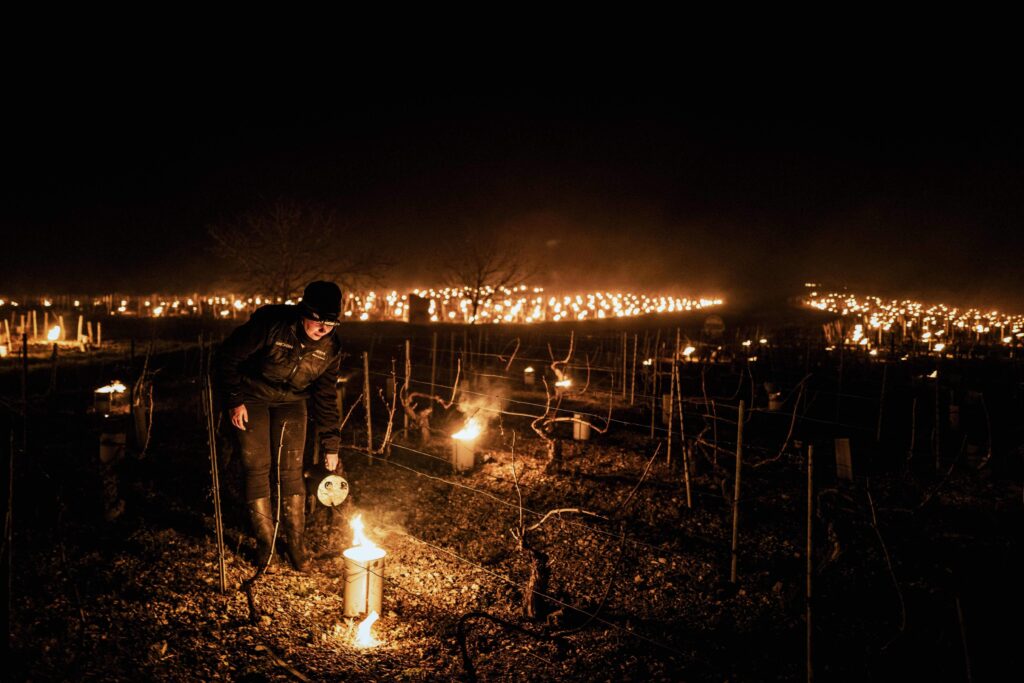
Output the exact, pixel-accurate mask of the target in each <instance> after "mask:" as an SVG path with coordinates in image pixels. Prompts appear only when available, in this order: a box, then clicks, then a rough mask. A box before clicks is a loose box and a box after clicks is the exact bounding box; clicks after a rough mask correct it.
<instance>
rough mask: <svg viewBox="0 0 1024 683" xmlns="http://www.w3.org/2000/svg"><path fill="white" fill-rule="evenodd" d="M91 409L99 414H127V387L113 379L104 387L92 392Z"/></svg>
mask: <svg viewBox="0 0 1024 683" xmlns="http://www.w3.org/2000/svg"><path fill="white" fill-rule="evenodd" d="M92 406H93V410H94V411H95V412H97V413H99V414H101V415H118V414H127V413H128V410H129V405H128V387H126V386H125V385H124V384H122V383H121V382H119V381H117V380H114V381H113V382H111V383H110V384H108V385H107V386H105V387H100V388H99V389H96V390H95V391H94V392H93V393H92Z"/></svg>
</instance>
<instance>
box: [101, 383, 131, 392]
mask: <svg viewBox="0 0 1024 683" xmlns="http://www.w3.org/2000/svg"><path fill="white" fill-rule="evenodd" d="M126 391H128V387H126V386H125V385H123V384H121V383H120V382H118V381H117V380H114V381H113V382H111V383H110V384H108V385H107V386H105V387H100V388H99V389H97V390H96V393H97V394H123V393H124V392H126Z"/></svg>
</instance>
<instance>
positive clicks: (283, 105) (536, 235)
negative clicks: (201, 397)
mask: <svg viewBox="0 0 1024 683" xmlns="http://www.w3.org/2000/svg"><path fill="white" fill-rule="evenodd" d="M648 86H649V84H642V87H641V86H640V85H634V86H632V87H628V86H624V87H622V88H619V89H615V88H613V87H610V86H606V87H605V88H603V89H601V90H595V89H592V88H579V89H578V90H576V91H570V90H566V89H554V88H548V89H544V88H537V89H519V90H515V89H511V90H509V91H507V92H504V91H503V92H497V91H492V92H490V93H489V94H486V95H479V96H477V95H472V94H466V93H468V92H472V91H471V90H468V89H454V88H452V89H448V90H444V89H440V88H438V89H435V88H432V87H428V86H427V85H424V84H422V83H420V84H416V85H410V84H404V85H403V84H395V85H394V87H387V88H384V87H377V88H359V87H356V86H344V85H339V86H332V87H331V88H329V89H328V90H330V92H332V93H333V94H332V95H331V96H330V97H315V96H311V95H310V94H309V92H308V91H305V90H303V89H301V88H299V87H298V86H296V87H295V90H294V91H289V90H288V89H287V84H282V83H277V84H276V86H275V87H276V89H275V90H273V91H271V90H270V89H266V90H260V89H255V88H249V89H246V88H244V87H237V88H234V87H224V88H211V87H209V86H207V87H206V88H204V89H203V90H202V91H194V90H190V89H188V88H185V87H174V86H172V85H168V86H167V87H152V86H150V87H146V88H139V89H136V88H135V87H134V86H133V85H132V84H131V83H127V84H126V83H123V82H112V83H102V84H99V83H93V82H89V81H88V80H87V79H77V80H76V79H72V82H66V83H63V84H62V85H61V87H60V89H59V90H58V91H53V90H47V89H46V88H45V87H44V86H35V87H33V88H31V89H29V90H27V91H26V96H24V97H22V98H20V100H21V102H22V105H21V106H19V107H18V108H16V109H15V111H14V112H13V113H12V114H10V116H9V118H8V121H7V134H6V135H5V137H6V143H5V147H6V151H5V155H4V156H5V178H4V183H3V197H2V208H0V228H2V231H3V236H4V237H3V247H2V253H3V257H2V262H0V268H2V276H0V292H2V291H5V292H7V293H18V292H25V291H28V292H35V293H43V292H48V293H62V292H84V293H93V292H95V293H98V292H106V291H114V290H118V291H128V292H132V291H134V292H140V293H141V292H151V291H174V290H177V291H192V290H200V291H202V290H203V289H206V288H208V287H212V286H216V285H217V284H218V282H220V281H221V279H222V276H223V268H222V264H221V263H220V262H219V261H218V260H217V259H216V257H215V256H214V255H213V254H212V252H211V251H210V241H209V239H208V237H207V234H206V230H207V227H208V226H209V225H210V224H212V223H216V222H219V221H224V220H228V219H230V218H231V217H233V216H235V215H237V214H239V213H240V212H243V211H246V210H248V209H252V208H254V207H256V206H259V205H260V204H262V203H266V202H268V201H273V200H274V199H278V198H284V199H290V200H297V201H301V202H315V203H319V204H322V205H325V206H329V207H331V208H333V209H335V210H336V211H337V213H338V215H339V216H340V217H341V218H342V219H343V220H344V221H345V222H346V223H348V224H349V225H352V226H355V227H357V228H358V229H359V230H360V231H361V233H362V234H364V235H367V236H368V239H372V240H373V243H375V244H379V245H380V249H381V250H382V251H383V250H386V251H388V252H389V254H390V257H391V258H393V259H394V260H395V261H396V262H397V265H396V267H395V269H394V271H393V274H392V277H391V278H390V282H392V283H393V286H398V287H401V286H410V285H416V284H437V283H440V281H441V274H440V266H439V264H440V262H441V261H442V259H443V256H442V255H441V250H440V248H439V245H444V244H446V243H450V242H452V241H453V240H455V239H457V238H459V237H463V236H467V235H468V236H471V235H474V234H483V233H495V232H500V233H502V234H506V235H515V236H517V239H518V240H519V241H521V243H522V244H523V245H524V249H525V250H526V252H527V253H528V255H529V257H530V259H531V262H532V263H533V264H535V266H536V267H537V270H538V271H539V272H541V273H542V274H541V275H540V276H539V277H538V278H537V283H538V284H542V285H546V286H548V287H549V288H552V289H558V290H561V289H575V288H577V287H588V288H590V287H615V288H624V287H630V288H638V289H643V290H649V291H651V290H667V291H674V292H678V293H708V294H712V293H721V294H724V295H725V296H727V297H728V296H730V295H733V296H737V297H738V296H745V297H746V296H765V297H767V296H778V295H787V294H795V293H798V292H799V291H800V285H801V284H802V283H803V282H804V281H807V280H817V281H824V282H827V283H833V284H837V285H847V286H849V287H851V288H854V289H856V290H858V291H865V292H878V293H882V294H893V295H899V294H907V295H924V296H930V297H941V298H943V299H944V300H950V301H954V302H961V303H972V302H973V303H981V304H989V303H992V304H993V305H999V306H1002V307H1004V308H1007V307H1008V308H1013V309H1014V310H1017V311H1020V310H1024V268H1022V267H1021V264H1022V263H1024V229H1022V227H1024V220H1022V219H1024V192H1022V188H1024V182H1022V181H1024V124H1022V123H1021V121H1022V119H1021V117H1020V116H1019V114H1020V112H1019V109H1015V108H1010V107H1007V106H1006V105H1005V103H1000V102H998V101H995V100H991V99H986V98H984V97H980V96H979V95H978V93H960V94H956V93H941V94H940V95H939V96H935V95H934V93H932V94H930V95H928V96H922V97H920V98H919V97H918V96H917V93H914V92H902V91H901V92H900V93H899V95H898V97H897V96H894V91H893V90H891V89H890V90H887V91H886V92H877V93H875V92H872V91H870V90H863V89H862V90H859V91H857V92H851V93H849V94H848V96H845V95H844V94H843V93H839V92H836V91H832V92H831V94H830V96H829V97H828V98H825V99H822V100H816V99H815V98H814V97H813V96H812V93H808V92H802V93H801V97H800V98H799V99H793V98H787V97H786V96H785V94H784V93H776V98H775V99H766V98H764V97H763V96H762V95H763V93H764V90H763V89H762V90H759V91H757V92H756V93H751V94H750V97H749V99H747V98H746V97H745V95H744V93H732V94H731V96H730V97H729V98H728V99H727V100H724V101H713V100H711V99H709V98H707V97H704V96H700V95H697V94H695V93H692V92H688V91H687V90H686V89H685V88H682V87H672V88H667V87H666V88H662V89H661V90H658V89H653V88H650V87H648ZM460 92H461V94H457V93H460Z"/></svg>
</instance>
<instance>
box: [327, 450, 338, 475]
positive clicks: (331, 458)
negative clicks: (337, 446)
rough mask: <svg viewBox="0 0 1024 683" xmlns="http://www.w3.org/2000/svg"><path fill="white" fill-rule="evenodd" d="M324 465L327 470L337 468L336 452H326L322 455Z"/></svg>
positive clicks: (331, 470)
mask: <svg viewBox="0 0 1024 683" xmlns="http://www.w3.org/2000/svg"><path fill="white" fill-rule="evenodd" d="M324 467H326V468H327V470H328V471H329V472H333V471H334V470H336V469H337V468H338V454H337V453H327V454H326V455H324Z"/></svg>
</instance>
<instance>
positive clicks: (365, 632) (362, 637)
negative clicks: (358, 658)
mask: <svg viewBox="0 0 1024 683" xmlns="http://www.w3.org/2000/svg"><path fill="white" fill-rule="evenodd" d="M379 618H380V615H379V614H377V613H376V612H370V614H369V616H367V617H366V618H365V619H363V621H362V623H361V624H359V627H358V628H357V629H356V640H355V643H356V647H373V646H374V645H377V644H378V643H379V642H380V641H378V640H377V639H376V638H374V637H373V635H372V634H371V633H370V629H371V628H372V627H373V624H374V622H376V621H377V619H379Z"/></svg>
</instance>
